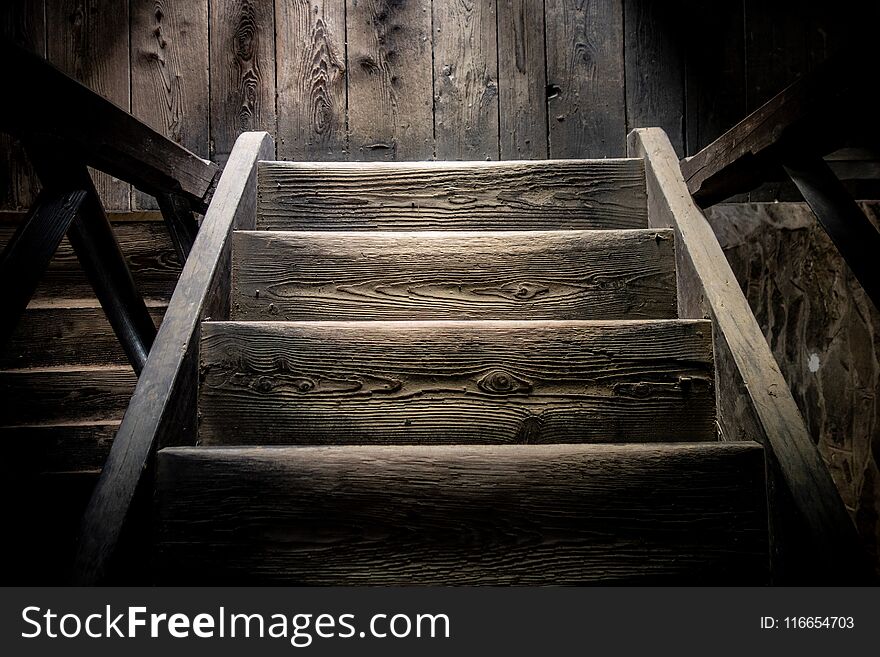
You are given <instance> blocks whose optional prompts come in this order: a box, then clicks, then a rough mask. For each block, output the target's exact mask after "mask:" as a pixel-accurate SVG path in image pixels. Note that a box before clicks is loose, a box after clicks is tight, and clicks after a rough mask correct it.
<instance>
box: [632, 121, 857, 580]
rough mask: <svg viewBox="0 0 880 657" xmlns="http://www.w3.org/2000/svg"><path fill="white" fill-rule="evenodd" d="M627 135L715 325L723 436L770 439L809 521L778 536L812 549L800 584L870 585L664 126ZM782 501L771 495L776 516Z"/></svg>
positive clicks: (690, 284) (786, 545) (686, 289)
mask: <svg viewBox="0 0 880 657" xmlns="http://www.w3.org/2000/svg"><path fill="white" fill-rule="evenodd" d="M629 139H630V142H629V152H630V154H631V155H633V156H642V157H645V158H646V163H647V174H648V177H647V179H648V191H649V203H650V215H651V217H650V218H651V224H652V226H655V227H657V228H660V227H670V226H672V227H674V228H675V229H676V260H677V267H676V271H677V279H678V292H679V314H680V315H681V316H682V317H708V318H710V319H711V320H712V323H713V330H714V332H715V340H714V344H715V361H716V364H717V370H718V381H719V390H718V421H719V427H720V430H721V433H722V437H723V438H724V439H725V440H758V441H759V442H761V443H762V444H763V445H764V446H765V448H766V449H767V456H768V462H769V463H770V466H771V467H770V469H769V476H770V481H771V484H774V485H781V486H782V487H783V488H784V489H785V491H786V495H788V494H790V497H791V500H792V502H793V505H794V509H796V512H797V513H799V514H800V515H801V517H802V519H803V521H804V526H805V527H806V531H807V536H808V542H807V543H806V544H804V543H803V542H798V543H797V544H792V543H791V537H790V536H789V537H786V536H785V535H782V534H778V533H775V530H776V527H774V539H773V540H774V543H775V544H776V545H778V546H779V547H780V549H783V550H792V551H794V552H795V553H803V552H805V551H806V552H808V554H809V555H810V561H811V563H810V572H809V573H801V576H802V577H801V580H800V581H801V582H802V583H803V582H804V581H807V582H813V583H815V582H823V583H832V582H834V583H842V582H861V583H864V582H865V581H866V580H865V578H866V577H867V575H868V573H869V572H870V570H869V566H868V564H867V558H866V556H865V554H864V552H863V548H862V547H861V545H860V542H859V538H858V535H857V534H856V530H855V526H854V525H853V523H852V521H851V519H850V518H849V516H848V514H847V512H846V508H845V507H844V505H843V502H842V501H841V499H840V495H839V494H838V492H837V490H836V488H835V486H834V482H833V480H832V479H831V476H830V474H829V472H828V469H827V467H826V466H825V464H824V463H823V462H822V459H821V457H820V455H819V452H818V450H817V449H816V446H815V444H814V442H813V439H812V438H811V436H810V434H809V432H808V430H807V428H806V426H805V424H804V420H803V418H802V417H801V415H800V413H799V411H798V408H797V405H796V404H795V402H794V399H793V398H792V396H791V391H790V390H789V388H788V385H787V384H786V382H785V379H784V378H783V376H782V373H781V372H780V370H779V366H778V365H777V363H776V361H775V359H774V358H773V355H772V353H771V351H770V348H769V346H768V345H767V342H766V341H765V340H764V336H763V334H762V333H761V329H760V327H759V326H758V323H757V321H756V320H755V316H754V315H753V314H752V311H751V309H750V308H749V306H748V302H747V301H746V299H745V297H744V296H743V294H742V291H741V290H740V288H739V285H738V284H737V281H736V278H735V277H734V275H733V272H732V271H731V269H730V265H729V264H728V262H727V260H726V258H725V257H724V254H723V252H722V251H721V247H720V246H719V245H718V241H717V239H716V238H715V236H714V234H713V233H712V229H711V228H710V226H709V224H708V223H707V222H706V220H705V218H704V217H703V215H702V214H701V212H700V210H699V209H698V208H697V206H696V205H695V204H694V202H693V200H692V199H691V198H690V195H689V194H688V192H687V189H686V185H685V182H684V179H683V177H682V175H681V169H680V167H679V163H678V158H677V156H676V155H675V151H674V150H673V149H672V146H671V144H670V143H669V140H668V139H667V138H666V136H665V135H664V134H663V132H662V131H661V130H656V129H653V130H652V129H648V130H636V131H634V132H633V133H631V134H630V138H629ZM774 480H775V482H776V483H774ZM775 502H776V500H775V499H774V498H771V500H770V507H771V516H772V517H773V520H772V521H771V522H774V524H776V521H777V517H776V516H775ZM781 520H782V521H783V522H784V521H785V518H782V519H781ZM774 549H776V548H774Z"/></svg>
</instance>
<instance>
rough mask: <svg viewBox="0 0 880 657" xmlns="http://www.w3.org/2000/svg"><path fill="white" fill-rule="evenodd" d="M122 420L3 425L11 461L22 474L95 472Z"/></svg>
mask: <svg viewBox="0 0 880 657" xmlns="http://www.w3.org/2000/svg"><path fill="white" fill-rule="evenodd" d="M118 428H119V421H118V420H104V421H96V422H89V421H86V422H71V423H68V424H50V425H29V426H18V427H3V428H0V440H2V441H3V447H4V449H5V450H6V454H7V458H6V461H7V463H8V464H15V465H14V469H15V470H16V471H17V472H19V473H40V472H84V471H88V472H93V473H95V475H96V476H95V479H97V473H98V472H99V471H100V470H101V467H102V466H103V465H104V459H106V458H107V453H108V452H109V451H110V445H111V444H112V443H113V438H114V436H115V435H116V430H117V429H118Z"/></svg>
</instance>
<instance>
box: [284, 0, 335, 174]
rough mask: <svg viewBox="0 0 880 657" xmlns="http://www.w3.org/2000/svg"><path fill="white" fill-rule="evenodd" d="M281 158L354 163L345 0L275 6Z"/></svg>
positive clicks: (296, 0)
mask: <svg viewBox="0 0 880 657" xmlns="http://www.w3.org/2000/svg"><path fill="white" fill-rule="evenodd" d="M275 33H276V38H275V45H276V48H277V60H278V65H277V77H278V157H279V158H281V159H286V160H306V161H311V160H340V159H342V160H345V159H348V135H347V134H346V118H347V114H346V112H347V97H346V81H345V76H346V63H345V49H346V43H345V0H287V1H285V2H276V3H275Z"/></svg>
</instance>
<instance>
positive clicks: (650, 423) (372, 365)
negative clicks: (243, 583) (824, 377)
mask: <svg viewBox="0 0 880 657" xmlns="http://www.w3.org/2000/svg"><path fill="white" fill-rule="evenodd" d="M200 358H201V363H200V375H201V389H200V397H199V409H200V415H201V423H200V426H199V439H200V440H201V442H202V443H203V444H206V445H209V444H215V445H216V444H230V443H232V444H265V443H274V444H289V443H302V444H309V443H311V444H328V443H360V442H364V441H369V442H373V443H398V444H400V443H420V444H431V443H449V444H455V443H503V444H506V443H552V442H652V441H687V440H713V439H715V435H716V434H715V392H714V379H713V376H712V343H711V329H710V326H709V325H708V324H707V323H705V322H678V321H643V322H605V323H602V322H555V321H546V322H528V321H525V322H509V321H497V322H496V321H491V322H486V321H481V322H475V321H456V322H451V321H450V322H299V323H296V322H294V323H288V322H217V323H213V322H212V323H206V324H204V325H203V326H202V344H201V353H200Z"/></svg>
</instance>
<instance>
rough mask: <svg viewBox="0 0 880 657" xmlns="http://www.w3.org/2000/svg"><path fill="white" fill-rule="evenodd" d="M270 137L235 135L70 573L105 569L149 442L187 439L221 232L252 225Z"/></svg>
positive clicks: (220, 283)
mask: <svg viewBox="0 0 880 657" xmlns="http://www.w3.org/2000/svg"><path fill="white" fill-rule="evenodd" d="M274 151H275V148H274V145H273V143H272V138H271V137H270V136H269V135H268V134H266V133H263V132H258V133H246V134H244V135H242V136H240V137H239V138H238V140H237V142H236V147H235V148H234V149H233V151H232V154H231V156H230V158H229V161H228V162H227V164H226V168H225V169H224V171H223V176H222V177H221V178H220V182H219V184H218V186H217V191H216V193H215V194H214V197H213V199H212V202H211V206H210V208H209V209H208V212H207V214H206V215H205V218H204V221H203V222H202V226H201V228H200V230H199V233H198V236H197V237H196V241H195V244H194V245H193V251H192V254H191V255H190V257H189V258H188V259H187V261H186V264H185V265H184V268H183V272H182V273H181V276H180V283H179V284H178V286H177V287H176V288H175V291H174V296H173V297H172V298H171V303H170V304H169V306H168V311H167V312H166V313H165V318H164V321H163V322H162V327H161V328H160V330H159V335H158V336H157V338H156V343H155V345H154V348H153V350H152V352H151V353H150V359H149V360H148V361H147V366H146V367H145V368H144V371H143V372H142V374H141V376H140V378H139V380H138V384H137V388H136V389H135V393H134V396H133V397H132V399H131V403H130V404H129V405H128V409H127V411H126V414H125V418H124V419H123V421H122V425H121V426H120V428H119V432H118V434H117V436H116V440H115V441H114V443H113V447H112V448H111V450H110V454H109V456H108V457H107V462H106V463H105V465H104V469H103V470H102V472H101V478H100V479H99V480H98V484H97V485H96V487H95V492H94V495H93V496H92V498H91V500H90V502H89V505H88V507H87V508H86V512H85V514H84V515H83V520H82V525H81V527H80V531H79V541H78V544H77V554H76V558H75V562H74V569H73V573H74V576H73V579H74V581H76V582H79V583H81V584H88V583H92V584H94V583H96V582H99V581H102V580H103V579H104V578H105V577H106V576H107V575H108V574H109V571H108V568H109V565H110V559H111V557H112V555H113V553H114V551H115V550H116V547H117V545H118V543H119V540H120V536H121V533H122V528H123V525H124V524H125V520H126V517H127V516H128V515H129V509H130V507H131V505H132V501H133V500H134V499H135V492H136V491H137V489H138V484H139V482H140V481H141V478H142V476H143V473H144V470H145V468H146V466H147V464H148V462H149V460H150V457H151V454H152V453H153V449H154V448H155V446H156V445H164V444H187V443H188V444H194V442H195V422H196V399H195V391H196V381H197V376H198V373H197V365H198V363H197V361H196V358H195V350H196V349H197V348H198V326H199V322H200V321H201V319H202V317H204V316H209V317H214V318H223V317H226V316H228V315H227V313H228V307H229V292H228V290H229V278H228V276H229V271H230V269H231V264H230V254H229V243H228V242H229V240H228V238H229V234H230V232H231V231H232V230H233V229H235V228H238V229H247V228H253V221H254V214H255V211H256V177H257V172H256V162H257V161H258V160H265V159H269V158H271V157H272V154H273V153H274Z"/></svg>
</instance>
